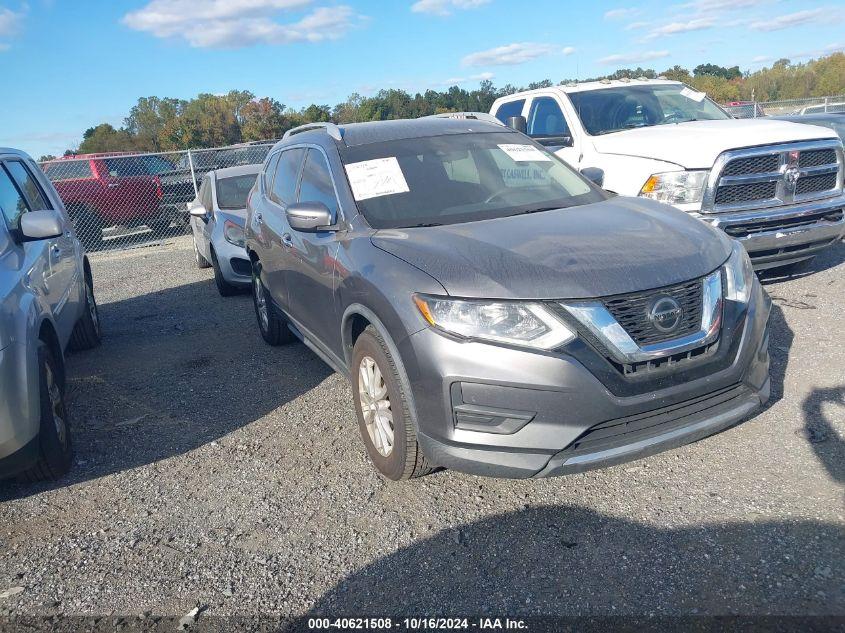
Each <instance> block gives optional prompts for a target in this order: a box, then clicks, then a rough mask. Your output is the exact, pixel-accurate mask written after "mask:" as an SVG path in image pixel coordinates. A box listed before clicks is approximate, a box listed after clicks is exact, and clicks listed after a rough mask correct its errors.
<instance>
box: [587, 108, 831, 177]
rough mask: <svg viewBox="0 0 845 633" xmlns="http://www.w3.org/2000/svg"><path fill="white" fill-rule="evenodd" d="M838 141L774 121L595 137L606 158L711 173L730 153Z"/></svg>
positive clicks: (695, 124) (823, 132)
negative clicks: (648, 160)
mask: <svg viewBox="0 0 845 633" xmlns="http://www.w3.org/2000/svg"><path fill="white" fill-rule="evenodd" d="M828 138H837V137H836V134H835V133H834V132H833V131H831V130H829V129H827V128H824V127H819V126H815V125H806V124H804V123H790V122H789V121H775V120H772V119H741V120H740V119H731V120H728V121H690V122H689V123H675V124H669V125H654V126H651V127H641V128H635V129H633V130H625V131H624V132H614V133H613V134H607V135H604V136H595V137H593V139H592V140H593V145H594V146H595V148H596V151H597V152H600V153H602V154H622V155H624V156H639V157H641V158H653V159H656V160H662V161H666V162H669V163H675V164H676V165H680V166H681V167H684V168H686V169H710V168H711V167H712V166H713V163H715V162H716V158H717V157H718V156H719V154H721V153H722V152H724V151H727V150H729V149H739V148H743V147H755V146H758V145H772V144H775V143H789V142H790V141H811V140H816V139H828Z"/></svg>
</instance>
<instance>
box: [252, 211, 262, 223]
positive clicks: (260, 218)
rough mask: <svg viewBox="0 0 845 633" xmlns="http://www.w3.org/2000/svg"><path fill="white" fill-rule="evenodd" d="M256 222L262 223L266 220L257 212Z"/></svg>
mask: <svg viewBox="0 0 845 633" xmlns="http://www.w3.org/2000/svg"><path fill="white" fill-rule="evenodd" d="M253 217H254V218H255V223H256V224H262V223H263V222H264V218H263V217H261V214H260V213H256V214H255V215H254V216H253Z"/></svg>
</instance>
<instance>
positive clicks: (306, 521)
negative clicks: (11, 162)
mask: <svg viewBox="0 0 845 633" xmlns="http://www.w3.org/2000/svg"><path fill="white" fill-rule="evenodd" d="M91 259H92V262H93V268H94V278H95V284H96V289H97V295H98V299H99V303H100V305H101V317H102V320H103V323H104V341H103V345H102V347H100V348H99V349H97V350H94V351H93V352H88V353H82V354H75V355H72V356H69V357H68V367H69V400H70V408H71V414H72V419H73V424H74V433H75V437H74V439H75V446H76V463H75V465H74V468H73V471H72V473H71V475H70V476H69V477H67V478H66V479H64V480H62V481H60V482H58V483H54V484H41V485H22V484H17V483H0V616H2V615H14V616H21V615H78V614H86V615H101V616H102V615H105V616H115V615H125V616H134V615H137V614H147V615H156V614H157V615H176V616H181V615H183V614H185V613H187V612H189V611H190V610H191V609H193V608H194V607H195V606H197V605H200V606H201V607H202V608H203V612H202V616H201V617H211V616H231V615H256V614H272V615H275V616H283V617H287V616H293V617H298V616H303V615H307V614H309V613H310V614H314V613H320V614H330V615H367V616H377V615H399V614H408V615H417V616H431V615H469V614H476V615H477V614H490V615H500V616H503V615H531V614H560V615H600V614H612V615H621V614H640V615H650V614H655V615H663V614H670V615H672V614H693V613H698V614H707V613H711V614H732V613H739V614H839V615H845V576H843V566H842V561H843V560H845V551H843V550H845V543H844V542H843V541H845V539H843V534H845V530H843V526H845V520H843V519H845V517H843V514H845V509H844V508H843V484H845V336H843V333H842V319H843V310H845V280H843V271H845V266H843V265H842V262H843V261H845V245H843V244H839V245H838V246H837V247H835V248H833V249H831V250H828V251H827V252H826V253H825V254H824V255H823V256H822V257H820V258H818V259H817V260H816V261H815V262H814V263H813V264H812V265H811V266H809V267H808V268H807V269H806V271H805V272H808V273H811V274H802V275H801V276H798V277H796V278H792V279H777V278H772V277H771V276H769V278H768V279H767V280H766V288H767V290H768V292H769V293H770V294H771V296H772V299H773V301H774V306H775V307H774V311H773V315H772V337H771V351H772V359H773V367H772V375H773V398H772V403H771V404H770V405H769V406H768V408H767V409H766V410H765V411H764V412H762V413H761V414H759V415H757V416H756V417H754V418H752V419H750V420H747V421H745V422H744V423H742V424H740V425H739V426H737V427H734V428H732V429H730V430H728V431H725V432H723V433H721V434H719V435H717V436H714V437H711V438H708V439H705V440H703V441H700V442H698V443H696V444H693V445H689V446H685V447H682V448H680V449H677V450H673V451H670V452H666V453H662V454H660V455H657V456H654V457H650V458H648V459H645V460H641V461H637V462H633V463H630V464H625V465H621V466H617V467H613V468H610V469H607V470H601V471H593V472H589V473H585V474H581V475H573V476H568V477H564V478H557V479H549V480H539V481H510V480H495V479H483V478H478V477H474V476H469V475H463V474H460V473H456V472H451V471H441V472H437V473H435V474H433V475H430V476H427V477H424V478H422V479H419V480H414V481H410V482H405V483H388V482H386V481H384V480H382V479H381V478H380V477H379V476H377V475H376V473H375V472H374V470H373V469H372V468H371V467H370V465H369V464H368V463H367V457H366V453H365V450H364V446H363V444H362V442H361V440H360V438H359V436H358V429H357V423H356V420H355V415H354V412H353V408H352V399H351V390H350V388H349V386H348V385H347V383H346V382H345V380H344V379H343V378H342V377H341V376H340V375H337V374H333V373H332V372H331V370H330V369H329V368H328V367H327V366H326V365H324V364H323V363H322V362H321V361H320V360H319V359H318V358H317V357H316V356H315V355H314V354H312V352H310V351H309V350H308V349H307V348H306V347H305V346H304V345H301V344H295V345H291V346H287V347H282V348H278V349H273V348H270V347H268V346H266V345H265V344H264V343H263V342H262V341H261V339H260V337H259V334H258V330H257V328H256V325H255V322H254V315H253V311H252V303H251V300H250V298H249V296H248V295H245V296H238V297H233V298H228V299H224V298H221V297H220V296H219V295H218V294H217V291H216V289H215V287H214V283H213V280H212V275H211V272H210V271H208V270H198V269H196V267H195V266H194V262H193V251H192V246H191V242H190V238H189V237H184V238H178V239H176V240H174V241H172V242H170V243H168V244H166V245H165V246H155V247H148V248H140V249H137V250H132V251H125V252H110V253H102V254H96V255H93V256H92V257H91ZM409 290H410V289H409ZM9 590H12V591H9ZM6 594H9V595H6ZM4 596H5V597H4Z"/></svg>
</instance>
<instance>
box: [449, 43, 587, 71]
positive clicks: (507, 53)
mask: <svg viewBox="0 0 845 633" xmlns="http://www.w3.org/2000/svg"><path fill="white" fill-rule="evenodd" d="M565 50H566V49H564V51H565ZM555 52H558V47H557V46H554V45H552V44H536V43H532V42H522V43H517V44H508V45H507V46H497V47H496V48H491V49H489V50H486V51H479V52H477V53H471V54H469V55H467V56H466V57H464V58H463V59H462V60H461V65H462V66H513V65H516V64H524V63H525V62H530V61H532V60H534V59H537V58H538V57H544V56H546V55H550V54H552V53H555ZM573 52H574V51H573ZM564 54H567V53H564Z"/></svg>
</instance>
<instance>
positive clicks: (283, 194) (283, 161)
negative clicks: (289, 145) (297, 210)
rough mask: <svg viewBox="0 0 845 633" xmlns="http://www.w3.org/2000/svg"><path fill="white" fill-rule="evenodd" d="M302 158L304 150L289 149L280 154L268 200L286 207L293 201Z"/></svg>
mask: <svg viewBox="0 0 845 633" xmlns="http://www.w3.org/2000/svg"><path fill="white" fill-rule="evenodd" d="M304 156H305V150H304V149H289V150H287V151H285V152H282V155H281V157H280V158H279V165H278V167H277V168H276V176H275V178H274V179H273V191H272V192H271V193H270V198H271V199H272V200H273V202H275V203H276V204H280V205H282V206H285V207H286V206H288V205H289V204H291V203H292V202H293V201H294V200H295V198H296V183H297V180H298V178H299V170H300V167H301V166H302V159H303V158H304Z"/></svg>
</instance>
